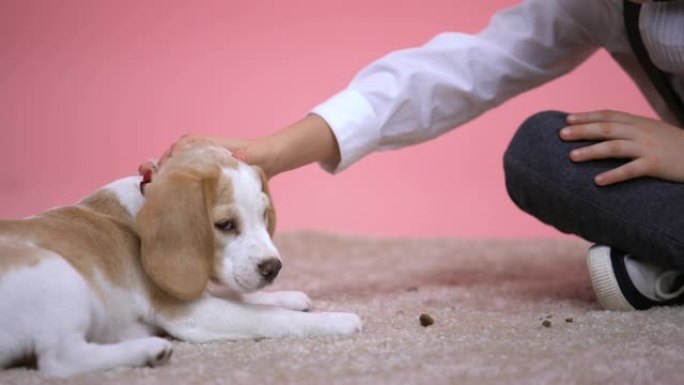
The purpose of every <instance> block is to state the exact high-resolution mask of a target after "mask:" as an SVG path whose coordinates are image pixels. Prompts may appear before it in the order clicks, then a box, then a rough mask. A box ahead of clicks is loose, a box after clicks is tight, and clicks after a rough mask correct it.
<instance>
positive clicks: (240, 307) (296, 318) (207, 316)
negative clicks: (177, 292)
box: [158, 296, 362, 342]
mask: <svg viewBox="0 0 684 385" xmlns="http://www.w3.org/2000/svg"><path fill="white" fill-rule="evenodd" d="M188 306H189V309H188V311H187V312H184V313H185V314H184V315H183V316H179V315H176V316H160V317H159V318H158V323H159V326H161V327H162V328H164V329H165V330H166V331H167V332H168V333H169V334H171V335H172V336H174V337H176V338H179V339H181V340H185V341H189V342H209V341H216V340H235V339H247V338H249V339H258V338H283V337H313V336H326V335H351V334H355V333H358V332H360V331H361V327H362V323H361V319H360V318H359V316H357V315H356V314H352V313H305V312H301V311H294V310H290V309H284V308H280V307H273V306H261V305H254V304H249V303H244V302H234V301H229V300H224V299H220V298H216V297H211V296H206V297H204V298H202V299H200V300H198V301H196V302H195V303H193V304H191V305H188Z"/></svg>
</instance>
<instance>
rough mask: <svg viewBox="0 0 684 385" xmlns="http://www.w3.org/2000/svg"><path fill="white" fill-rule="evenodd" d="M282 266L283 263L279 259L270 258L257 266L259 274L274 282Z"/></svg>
mask: <svg viewBox="0 0 684 385" xmlns="http://www.w3.org/2000/svg"><path fill="white" fill-rule="evenodd" d="M281 267H283V264H282V263H280V260H279V259H277V258H270V259H267V260H265V261H264V262H261V263H260V264H259V266H257V270H258V271H259V274H260V275H261V276H262V277H264V280H266V281H268V282H273V280H274V279H275V277H277V276H278V272H280V268H281Z"/></svg>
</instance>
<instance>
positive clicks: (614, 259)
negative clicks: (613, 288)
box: [610, 247, 664, 310]
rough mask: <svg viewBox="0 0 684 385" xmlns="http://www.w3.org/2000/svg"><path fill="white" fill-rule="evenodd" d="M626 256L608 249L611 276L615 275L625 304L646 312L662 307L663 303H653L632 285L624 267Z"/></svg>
mask: <svg viewBox="0 0 684 385" xmlns="http://www.w3.org/2000/svg"><path fill="white" fill-rule="evenodd" d="M626 255H627V254H626V253H624V252H622V251H620V250H618V249H616V248H614V247H611V248H610V263H611V264H612V265H613V274H615V279H616V280H617V282H618V286H620V291H621V292H622V296H623V297H625V299H626V300H627V302H629V304H630V305H632V307H634V308H635V309H636V310H646V309H650V308H652V307H653V306H662V305H664V303H663V302H657V301H654V300H652V299H650V298H648V297H646V296H644V295H643V294H641V292H639V290H638V289H637V288H636V287H635V286H634V284H633V283H632V279H631V278H630V277H629V274H628V273H627V267H625V256H626Z"/></svg>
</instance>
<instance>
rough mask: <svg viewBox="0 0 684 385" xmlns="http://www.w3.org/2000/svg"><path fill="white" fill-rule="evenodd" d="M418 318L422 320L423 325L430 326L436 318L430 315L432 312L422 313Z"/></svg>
mask: <svg viewBox="0 0 684 385" xmlns="http://www.w3.org/2000/svg"><path fill="white" fill-rule="evenodd" d="M418 320H419V321H420V324H421V326H423V327H428V326H430V325H432V324H434V323H435V320H433V319H432V317H430V314H425V313H423V314H421V315H420V317H418Z"/></svg>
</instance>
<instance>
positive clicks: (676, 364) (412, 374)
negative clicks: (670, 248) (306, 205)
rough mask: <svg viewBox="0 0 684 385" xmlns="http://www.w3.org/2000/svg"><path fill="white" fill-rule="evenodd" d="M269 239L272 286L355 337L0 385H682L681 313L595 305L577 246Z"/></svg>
mask: <svg viewBox="0 0 684 385" xmlns="http://www.w3.org/2000/svg"><path fill="white" fill-rule="evenodd" d="M277 243H278V245H279V247H280V249H281V253H282V254H283V257H284V259H285V261H284V263H285V267H284V270H283V272H282V274H281V276H280V277H279V278H278V280H277V283H276V284H275V285H274V287H273V288H274V289H288V290H289V289H294V290H302V291H305V292H307V293H308V294H309V295H310V296H311V297H312V299H313V300H314V307H315V309H314V310H322V309H326V310H339V311H353V312H356V313H358V314H359V315H360V316H361V317H362V318H363V319H364V324H365V325H364V327H365V330H364V331H363V332H362V333H361V334H360V335H358V336H356V337H352V338H315V339H290V340H261V341H239V342H221V343H213V344H207V345H191V344H188V343H183V342H175V343H174V349H175V352H174V356H173V358H172V359H171V362H170V363H169V364H167V365H165V366H162V367H159V368H155V369H149V368H144V369H119V370H115V371H110V372H105V373H96V374H88V375H82V376H78V377H74V378H71V379H68V380H53V379H45V378H43V377H41V376H40V375H39V374H37V373H36V372H35V371H32V370H27V369H13V370H9V371H5V372H0V384H3V385H4V384H77V385H78V384H97V385H107V384H125V385H136V384H146V385H147V384H149V385H152V384H250V385H254V384H430V385H436V384H599V383H600V384H682V383H684V379H683V377H682V373H683V372H682V370H683V369H682V368H684V328H682V325H684V309H677V308H671V309H666V308H662V309H654V310H650V311H645V312H631V313H618V312H607V311H603V310H600V308H599V306H598V304H597V303H596V301H595V299H594V297H593V292H592V290H591V285H590V282H589V277H588V273H587V269H586V265H585V262H584V256H585V252H586V248H587V246H588V245H587V244H586V243H584V242H581V241H579V240H571V239H557V240H543V241H536V240H450V239H438V240H407V239H369V238H356V237H340V236H335V235H329V234H319V233H288V234H283V235H280V236H279V237H278V240H277ZM422 313H426V314H429V315H430V316H431V317H432V318H433V319H434V324H433V325H432V326H429V327H423V326H421V325H420V323H419V321H418V318H419V315H420V314H422ZM544 321H549V322H546V324H547V325H548V327H546V326H543V323H544ZM549 323H550V324H549Z"/></svg>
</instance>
